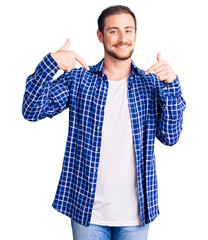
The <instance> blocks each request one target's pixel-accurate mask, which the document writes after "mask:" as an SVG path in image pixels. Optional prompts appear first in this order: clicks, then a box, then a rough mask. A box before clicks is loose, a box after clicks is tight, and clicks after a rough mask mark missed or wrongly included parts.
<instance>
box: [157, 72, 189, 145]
mask: <svg viewBox="0 0 208 240" xmlns="http://www.w3.org/2000/svg"><path fill="white" fill-rule="evenodd" d="M159 91H160V93H159V98H158V104H159V107H158V109H159V114H158V116H159V118H158V124H157V131H156V137H157V138H158V139H159V140H160V141H161V142H162V143H163V144H165V145H169V146H172V145H174V144H176V143H177V141H178V139H179V137H180V133H181V131H182V124H183V111H184V110H185V107H186V103H185V101H184V99H183V97H182V91H181V87H180V83H179V79H178V77H177V78H176V79H175V80H174V81H173V82H172V83H169V84H163V85H162V88H160V90H159Z"/></svg>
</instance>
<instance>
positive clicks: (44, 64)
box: [22, 5, 186, 240]
mask: <svg viewBox="0 0 208 240" xmlns="http://www.w3.org/2000/svg"><path fill="white" fill-rule="evenodd" d="M136 28H137V26H136V18H135V15H134V13H133V12H132V11H131V10H130V9H129V8H128V7H125V6H121V5H118V6H112V7H109V8H107V9H105V10H103V12H102V13H101V15H100V17H99V19H98V31H97V36H98V39H99V41H100V42H101V43H103V46H104V59H102V60H101V61H100V62H99V63H98V64H97V65H95V66H91V67H88V65H87V64H86V63H85V61H84V60H83V59H82V58H81V57H80V56H79V55H78V54H77V53H76V52H74V51H69V50H68V48H69V46H70V40H69V39H67V42H66V44H65V45H64V46H63V47H62V48H60V49H59V50H58V51H57V52H55V53H49V54H47V55H46V56H45V57H44V59H43V60H42V61H41V62H40V63H39V65H38V66H37V68H36V70H35V72H34V73H33V74H32V75H30V76H29V77H28V78H27V82H26V91H25V95H24V100H23V108H22V110H23V116H24V117H25V119H27V120H29V121H38V120H40V119H43V118H45V117H49V118H52V117H54V116H55V115H57V114H59V113H60V112H62V111H63V110H64V109H66V108H69V132H68V139H67V143H66V150H65V156H64V161H63V168H62V173H61V177H60V181H59V184H58V188H57V192H56V196H55V199H54V202H53V204H52V206H53V207H54V208H55V209H56V210H57V211H59V212H61V213H63V214H65V215H66V216H68V217H70V218H71V224H72V225H71V226H72V231H73V237H74V239H85V240H88V239H95V240H96V239H129V240H131V239H141V240H144V239H147V234H148V228H149V223H150V222H152V221H153V220H154V219H155V218H156V217H157V216H158V214H159V208H158V191H157V178H156V168H155V155H154V140H155V137H157V139H159V141H161V142H162V143H163V144H165V145H169V146H171V145H174V144H175V143H176V142H177V141H178V139H179V136H180V133H181V130H182V121H183V111H184V109H185V105H186V104H185V101H184V99H183V98H182V95H181V94H182V93H181V88H180V84H179V79H178V76H177V75H176V74H175V72H174V71H173V69H172V68H171V66H170V65H169V63H168V62H167V61H166V60H163V59H162V57H161V54H160V53H159V54H158V55H157V61H158V62H157V63H155V64H154V65H152V66H151V67H150V68H149V69H148V70H147V71H146V72H145V71H144V70H141V69H139V68H138V67H137V66H136V65H135V63H134V62H133V61H132V59H131V56H132V53H133V51H134V47H135V42H136V30H137V29H136ZM76 61H78V62H80V63H81V64H82V65H83V67H81V68H79V69H76V68H74V67H75V64H76ZM58 69H62V70H64V73H63V74H62V75H61V76H59V77H58V78H57V79H56V80H53V81H52V79H53V76H54V74H55V73H56V72H57V71H58ZM152 71H154V72H155V73H151V72H152Z"/></svg>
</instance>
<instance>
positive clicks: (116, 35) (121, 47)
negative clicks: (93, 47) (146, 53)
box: [97, 5, 137, 60]
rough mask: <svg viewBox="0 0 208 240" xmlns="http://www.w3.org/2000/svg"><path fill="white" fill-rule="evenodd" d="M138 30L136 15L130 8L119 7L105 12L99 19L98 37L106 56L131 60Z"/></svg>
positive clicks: (110, 8)
mask: <svg viewBox="0 0 208 240" xmlns="http://www.w3.org/2000/svg"><path fill="white" fill-rule="evenodd" d="M136 28H137V26H136V18H135V15H134V13H133V12H132V11H131V10H130V9H129V8H128V7H125V6H121V5H117V6H112V7H109V8H107V9H105V10H103V11H102V13H101V15H100V16H99V18H98V31H97V36H98V39H99V41H100V42H101V43H103V45H104V49H105V56H106V55H108V56H111V57H113V58H116V59H118V60H127V59H129V58H130V57H131V55H132V53H133V51H134V47H135V41H136Z"/></svg>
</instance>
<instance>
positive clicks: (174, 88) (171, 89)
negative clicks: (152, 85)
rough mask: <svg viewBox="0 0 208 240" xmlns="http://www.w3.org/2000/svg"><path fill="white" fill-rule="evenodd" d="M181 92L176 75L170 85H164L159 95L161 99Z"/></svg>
mask: <svg viewBox="0 0 208 240" xmlns="http://www.w3.org/2000/svg"><path fill="white" fill-rule="evenodd" d="M180 92H181V86H180V82H179V79H178V75H177V76H176V79H175V80H173V81H172V82H171V83H164V86H163V88H162V91H161V94H162V96H163V97H167V96H173V95H177V94H179V93H180Z"/></svg>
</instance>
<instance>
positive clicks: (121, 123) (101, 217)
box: [90, 78, 141, 226]
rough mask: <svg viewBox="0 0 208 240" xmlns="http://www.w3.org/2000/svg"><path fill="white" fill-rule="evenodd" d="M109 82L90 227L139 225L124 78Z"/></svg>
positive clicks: (135, 178)
mask: <svg viewBox="0 0 208 240" xmlns="http://www.w3.org/2000/svg"><path fill="white" fill-rule="evenodd" d="M108 81H109V89H108V95H107V100H106V106H105V114H104V122H103V129H102V142H101V152H100V161H99V168H98V178H97V184H96V192H95V200H94V205H93V210H92V217H91V222H90V223H92V224H98V225H104V226H136V225H141V219H140V214H139V211H140V210H139V197H138V191H137V176H136V160H135V155H134V154H135V153H134V147H133V137H132V128H131V120H130V113H129V107H128V98H127V83H128V82H127V81H128V80H127V78H125V79H122V80H119V81H114V80H108Z"/></svg>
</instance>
